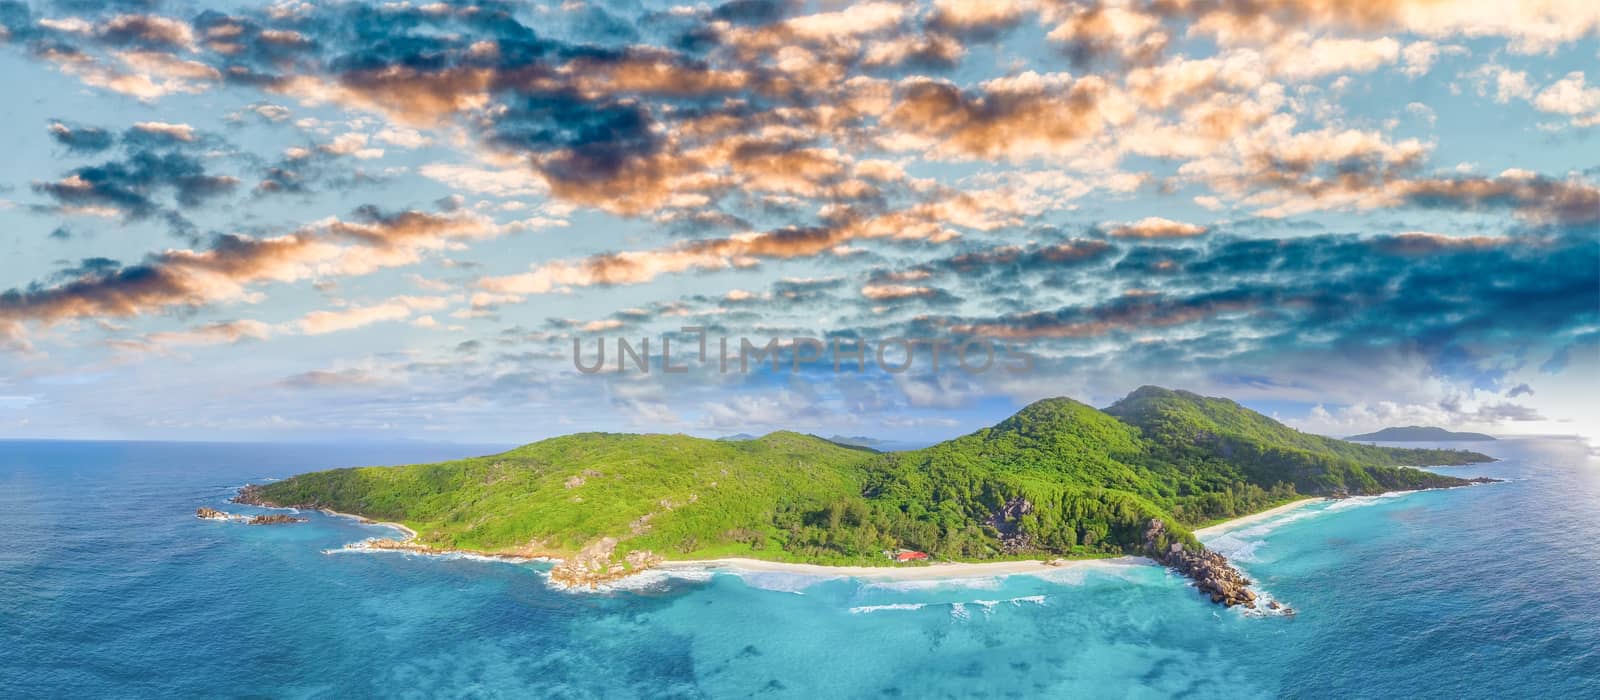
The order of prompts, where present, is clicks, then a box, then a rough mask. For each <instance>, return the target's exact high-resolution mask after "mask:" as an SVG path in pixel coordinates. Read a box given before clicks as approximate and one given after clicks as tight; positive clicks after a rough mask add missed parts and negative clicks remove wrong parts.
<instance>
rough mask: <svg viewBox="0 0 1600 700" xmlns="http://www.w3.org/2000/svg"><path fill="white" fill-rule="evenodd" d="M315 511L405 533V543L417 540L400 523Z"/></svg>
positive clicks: (329, 511) (334, 512)
mask: <svg viewBox="0 0 1600 700" xmlns="http://www.w3.org/2000/svg"><path fill="white" fill-rule="evenodd" d="M291 510H299V508H293V509H291ZM317 511H318V512H320V513H322V514H323V515H331V516H333V517H335V518H351V519H353V520H355V521H356V522H358V523H361V524H362V525H379V526H382V527H387V528H392V529H395V530H399V531H400V532H403V533H405V536H406V538H405V540H404V541H405V542H410V541H412V540H414V539H417V536H418V535H417V531H416V530H413V529H411V528H409V527H406V526H404V525H401V524H400V523H393V522H389V521H387V520H373V519H372V518H369V517H367V516H365V515H356V514H355V513H340V512H339V511H336V510H333V509H332V508H318V509H317Z"/></svg>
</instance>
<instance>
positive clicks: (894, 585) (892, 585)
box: [861, 576, 1005, 591]
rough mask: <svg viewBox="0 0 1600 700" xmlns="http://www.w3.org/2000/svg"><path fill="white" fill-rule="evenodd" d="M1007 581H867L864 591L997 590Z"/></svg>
mask: <svg viewBox="0 0 1600 700" xmlns="http://www.w3.org/2000/svg"><path fill="white" fill-rule="evenodd" d="M1004 583H1005V581H1004V580H1003V579H1002V578H1001V577H999V576H972V577H954V578H934V579H907V580H904V581H865V582H863V583H862V584H861V588H862V589H863V590H877V591H930V590H938V589H944V588H968V589H978V590H996V589H998V588H1000V586H1001V585H1003V584H1004Z"/></svg>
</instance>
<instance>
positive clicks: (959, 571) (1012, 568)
mask: <svg viewBox="0 0 1600 700" xmlns="http://www.w3.org/2000/svg"><path fill="white" fill-rule="evenodd" d="M1148 563H1151V560H1150V559H1147V558H1145V557H1135V556H1130V555H1123V556H1117V557H1106V558H1102V559H1051V560H1043V559H1027V560H1019V561H993V562H944V563H939V564H929V565H927V566H908V567H892V566H830V565H827V564H803V563H797V562H784V561H768V560H765V559H750V558H747V557H727V558H723V559H685V560H679V561H664V562H661V563H660V564H657V565H655V566H653V567H651V569H652V570H657V571H673V570H677V571H707V572H713V573H716V572H728V573H734V574H738V573H774V574H795V575H800V576H813V577H818V578H853V579H862V580H880V581H941V580H948V579H963V578H990V577H995V576H1019V575H1020V576H1037V575H1040V574H1048V573H1051V572H1055V571H1067V570H1069V569H1074V568H1082V567H1085V566H1092V565H1111V566H1130V565H1144V564H1148Z"/></svg>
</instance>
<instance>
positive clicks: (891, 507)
mask: <svg viewBox="0 0 1600 700" xmlns="http://www.w3.org/2000/svg"><path fill="white" fill-rule="evenodd" d="M1488 459H1489V458H1488V457H1485V456H1483V455H1478V454H1475V453H1470V452H1461V451H1454V450H1408V449H1397V448H1385V447H1374V446H1369V445H1358V444H1354V443H1349V442H1344V441H1340V440H1332V439H1329V438H1323V437H1319V436H1315V435H1308V434H1305V433H1301V432H1298V431H1295V430H1293V429H1290V428H1288V427H1286V426H1284V425H1282V424H1280V423H1278V422H1276V421H1274V420H1272V419H1270V418H1267V417H1266V416H1263V415H1261V414H1258V413H1255V412H1253V411H1250V410H1248V409H1245V408H1244V407H1242V406H1240V405H1238V404H1236V403H1234V402H1232V401H1228V400H1225V399H1213V398H1205V397H1201V396H1198V395H1195V394H1191V393H1188V392H1177V391H1169V390H1166V389H1160V388H1156V387H1145V388H1143V389H1140V390H1138V391H1136V392H1134V393H1133V394H1130V395H1129V396H1128V397H1127V398H1125V399H1123V400H1122V401H1119V402H1117V403H1116V404H1115V405H1113V406H1111V407H1110V408H1108V409H1106V410H1105V411H1100V410H1096V409H1094V408H1092V407H1089V406H1086V405H1084V404H1081V403H1078V402H1076V401H1072V400H1070V399H1048V400H1045V401H1040V402H1037V403H1035V404H1032V405H1030V406H1028V407H1027V408H1025V409H1023V410H1022V411H1020V412H1019V413H1017V414H1016V415H1014V416H1012V417H1011V418H1008V419H1007V420H1005V421H1004V422H1001V423H1000V424H998V425H996V426H994V427H991V428H985V429H983V430H980V431H978V432H975V433H972V434H971V435H966V436H963V437H960V438H957V439H954V440H950V441H948V442H944V443H940V444H938V445H934V446H932V447H929V448H926V449H921V450H914V451H908V452H890V453H878V452H873V451H871V450H866V449H860V448H853V447H850V446H847V445H841V444H838V443H835V442H830V441H827V440H823V439H821V438H817V437H813V436H808V435H800V434H797V433H788V432H779V433H773V434H771V435H767V436H765V437H762V438H758V439H753V440H740V441H728V440H721V441H719V440H705V439H700V438H693V437H688V436H684V435H622V434H606V433H584V434H578V435H569V436H565V437H560V438H554V439H551V440H545V441H542V442H538V443H534V444H531V445H526V446H524V447H521V448H518V449H515V450H512V451H510V452H506V453H503V454H498V455H491V456H487V457H477V458H473V459H465V460H457V461H454V462H445V463H441V464H427V465H412V466H404V467H366V468H358V469H336V470H332V471H324V472H315V473H311V474H302V475H300V476H296V477H293V478H291V479H286V480H284V481H280V482H276V483H272V484H268V485H266V486H264V487H263V488H262V489H261V491H260V494H261V496H262V497H263V498H265V499H266V500H268V501H270V502H272V503H278V504H283V505H300V506H315V507H326V508H331V509H334V510H338V511H342V512H349V513H359V514H361V515H365V516H368V517H372V518H377V519H382V520H394V521H399V522H403V523H405V524H407V525H409V526H410V527H412V528H413V529H415V530H417V531H418V532H419V533H421V538H422V540H423V541H424V542H425V543H428V544H432V545H436V546H441V547H457V548H466V549H477V550H485V551H522V552H528V553H548V554H564V553H570V552H574V551H576V550H578V549H580V548H582V547H583V546H585V545H586V544H589V543H591V542H594V541H596V540H598V539H600V538H602V537H613V538H616V539H617V540H619V544H618V546H617V548H616V550H615V554H614V556H616V557H618V558H620V557H621V556H623V555H625V554H626V553H627V552H629V551H634V550H650V551H652V552H655V553H656V554H659V555H662V556H666V557H668V558H705V557H716V556H733V555H742V556H755V557H761V558H768V559H781V560H804V561H816V562H823V563H846V562H857V563H876V562H885V561H887V560H886V559H885V558H884V557H883V554H882V553H883V552H884V551H885V550H892V549H897V548H907V549H917V550H922V551H927V552H930V553H932V554H934V555H935V556H936V557H939V558H945V559H964V560H973V559H995V558H1009V557H1038V556H1042V555H1048V556H1100V555H1108V554H1116V553H1121V552H1128V551H1135V550H1137V549H1138V548H1139V547H1141V546H1142V543H1143V538H1144V533H1145V529H1146V527H1147V526H1148V524H1149V521H1150V520H1151V519H1152V518H1161V519H1163V520H1164V521H1166V522H1167V523H1168V524H1169V532H1168V533H1167V534H1166V535H1164V536H1163V537H1164V540H1167V541H1185V542H1192V541H1193V537H1192V535H1190V534H1189V530H1188V528H1189V527H1194V526H1198V525H1200V524H1204V523H1207V522H1210V521H1214V520H1218V519H1224V518H1230V517H1235V516H1238V515H1244V514H1248V513H1251V512H1255V511H1259V510H1262V509H1265V508H1268V507H1271V506H1274V505H1278V504H1280V503H1284V502H1287V501H1289V500H1292V499H1295V498H1298V497H1301V496H1303V495H1317V494H1332V493H1339V492H1344V493H1377V492H1381V491H1385V490H1394V489H1409V488H1426V487H1437V486H1451V485H1458V484H1461V483H1464V482H1462V481H1461V480H1459V479H1455V478H1453V477H1447V476H1440V475H1437V474H1431V473H1429V472H1424V471H1421V470H1417V469H1409V468H1404V467H1400V466H1398V465H1402V464H1410V465H1424V464H1465V463H1470V462H1478V461H1486V460H1488ZM1162 544H1163V545H1164V544H1166V542H1163V543H1162Z"/></svg>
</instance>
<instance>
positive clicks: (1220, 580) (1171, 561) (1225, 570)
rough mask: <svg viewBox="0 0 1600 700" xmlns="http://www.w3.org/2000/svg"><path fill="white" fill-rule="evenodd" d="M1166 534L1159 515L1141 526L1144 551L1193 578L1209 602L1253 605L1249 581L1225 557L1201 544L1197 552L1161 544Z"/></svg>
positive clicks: (1174, 544)
mask: <svg viewBox="0 0 1600 700" xmlns="http://www.w3.org/2000/svg"><path fill="white" fill-rule="evenodd" d="M1166 534H1167V526H1166V523H1163V522H1161V520H1160V519H1159V518H1153V519H1151V520H1150V524H1149V526H1148V527H1147V528H1146V529H1145V551H1147V552H1149V553H1150V554H1151V556H1152V558H1154V559H1155V560H1156V561H1158V562H1160V563H1162V564H1164V565H1166V566H1169V567H1171V568H1172V569H1173V570H1175V571H1177V572H1178V573H1180V574H1183V575H1184V576H1187V577H1189V578H1191V579H1194V585H1195V588H1197V589H1199V591H1200V592H1201V593H1202V594H1205V595H1207V596H1210V597H1211V602H1213V603H1219V604H1221V605H1224V606H1227V607H1230V608H1231V607H1233V606H1235V605H1242V606H1244V607H1246V608H1251V609H1254V608H1255V607H1256V594H1255V591H1252V590H1250V585H1251V584H1252V583H1253V582H1252V581H1251V580H1250V579H1248V578H1246V577H1245V575H1244V574H1242V573H1240V572H1239V570H1238V569H1235V568H1233V565H1231V564H1229V563H1228V559H1227V557H1224V556H1222V555H1221V554H1218V553H1216V552H1213V551H1211V550H1209V549H1206V548H1204V547H1201V548H1200V550H1199V551H1189V549H1188V547H1187V546H1185V545H1184V544H1183V543H1182V542H1173V543H1171V544H1169V545H1168V546H1166V547H1161V546H1160V542H1161V541H1162V540H1163V538H1164V536H1165V535H1166Z"/></svg>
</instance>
